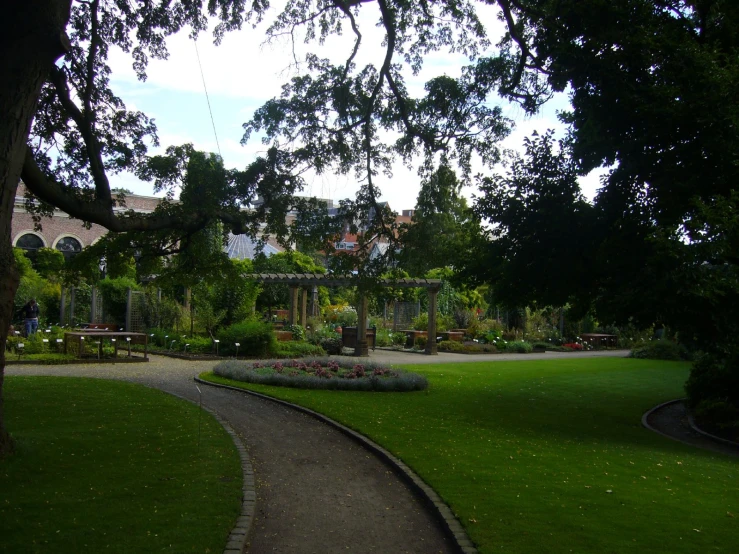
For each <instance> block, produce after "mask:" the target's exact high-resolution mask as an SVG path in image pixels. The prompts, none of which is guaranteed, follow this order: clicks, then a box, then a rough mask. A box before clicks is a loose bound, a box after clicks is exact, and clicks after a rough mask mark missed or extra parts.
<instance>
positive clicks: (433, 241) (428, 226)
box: [399, 165, 481, 276]
mask: <svg viewBox="0 0 739 554" xmlns="http://www.w3.org/2000/svg"><path fill="white" fill-rule="evenodd" d="M461 188H462V183H460V182H459V180H458V179H457V175H456V174H455V172H454V170H453V169H452V168H451V167H449V166H448V165H442V166H440V167H439V169H437V170H436V171H435V172H434V173H433V175H431V177H429V178H428V179H425V180H424V181H423V182H422V183H421V191H420V192H419V194H418V200H417V202H416V209H415V211H414V212H413V217H412V220H411V223H410V224H407V225H404V226H403V228H402V229H401V236H400V238H399V242H400V244H401V248H402V250H401V253H400V255H399V257H400V261H399V262H400V266H401V267H403V268H404V269H406V270H407V271H409V272H410V273H411V274H412V275H416V276H420V275H423V274H424V273H426V272H427V271H428V270H430V269H432V268H435V267H445V266H458V265H459V263H458V260H459V259H460V254H462V253H463V252H465V251H467V250H468V248H469V245H470V243H471V241H473V240H474V236H475V235H476V234H480V233H481V227H480V222H479V219H478V218H476V217H475V215H474V214H473V212H472V211H471V210H470V209H469V208H468V207H467V199H466V198H464V197H463V196H462V195H461Z"/></svg>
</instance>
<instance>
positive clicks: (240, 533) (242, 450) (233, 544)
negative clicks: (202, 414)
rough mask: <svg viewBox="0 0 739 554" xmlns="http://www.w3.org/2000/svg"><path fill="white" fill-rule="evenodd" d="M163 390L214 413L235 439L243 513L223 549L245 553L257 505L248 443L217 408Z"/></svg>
mask: <svg viewBox="0 0 739 554" xmlns="http://www.w3.org/2000/svg"><path fill="white" fill-rule="evenodd" d="M195 380H197V378H195ZM158 390H161V389H158ZM162 392H164V393H166V394H171V395H172V396H174V397H175V398H179V399H181V400H185V401H187V402H190V403H191V404H195V405H196V406H199V407H200V409H202V410H205V411H206V412H208V413H209V414H210V415H212V416H213V417H214V418H215V420H216V421H217V422H218V423H219V424H220V425H221V427H223V429H224V430H225V431H226V433H228V434H229V435H230V436H231V440H233V442H234V446H236V451H237V452H238V453H239V458H240V459H241V471H242V474H243V484H242V487H241V493H242V501H241V515H240V516H239V517H238V518H236V523H235V524H234V527H233V528H232V529H231V532H230V533H229V535H228V539H226V546H225V548H224V549H223V554H243V552H244V550H245V548H246V541H247V539H248V538H249V534H250V533H251V530H252V524H253V523H254V513H255V512H256V507H257V490H256V484H255V481H254V468H253V467H252V465H251V460H249V454H248V452H247V449H246V444H244V441H243V440H242V439H241V437H239V435H237V434H236V431H234V430H233V428H232V427H231V424H230V423H229V422H228V421H227V420H226V419H225V418H223V417H221V416H220V415H219V414H218V413H217V412H216V411H215V410H213V409H211V408H208V407H207V406H203V405H202V404H199V403H198V402H196V401H195V400H193V399H192V398H186V397H184V396H181V395H179V394H175V393H173V392H169V391H162Z"/></svg>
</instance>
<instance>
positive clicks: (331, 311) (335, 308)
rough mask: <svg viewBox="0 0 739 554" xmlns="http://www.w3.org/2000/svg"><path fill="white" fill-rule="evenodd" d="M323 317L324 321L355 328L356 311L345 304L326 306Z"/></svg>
mask: <svg viewBox="0 0 739 554" xmlns="http://www.w3.org/2000/svg"><path fill="white" fill-rule="evenodd" d="M324 316H325V317H326V321H328V322H330V323H335V324H336V325H341V326H342V327H355V326H356V325H357V310H355V309H354V308H352V307H351V306H349V305H347V304H335V305H331V306H326V308H325V309H324Z"/></svg>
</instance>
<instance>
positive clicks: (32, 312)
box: [21, 302, 38, 319]
mask: <svg viewBox="0 0 739 554" xmlns="http://www.w3.org/2000/svg"><path fill="white" fill-rule="evenodd" d="M21 315H22V316H23V317H24V318H26V319H38V304H33V305H31V303H30V302H28V303H27V304H26V305H25V306H23V307H22V308H21Z"/></svg>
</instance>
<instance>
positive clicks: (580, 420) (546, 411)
mask: <svg viewBox="0 0 739 554" xmlns="http://www.w3.org/2000/svg"><path fill="white" fill-rule="evenodd" d="M406 367H407V369H410V370H413V371H416V372H419V373H423V374H425V375H426V376H427V377H428V378H429V383H430V387H429V390H428V391H426V392H417V393H415V392H414V393H360V392H337V391H307V390H295V389H284V388H272V387H266V386H256V385H250V386H249V388H251V389H253V390H258V391H259V392H263V393H266V394H270V395H273V396H276V397H279V398H283V399H286V400H290V401H292V402H295V403H298V404H301V405H304V406H308V407H310V408H313V409H315V410H317V411H320V412H322V413H324V414H326V415H328V416H330V417H332V418H334V419H336V420H338V421H341V422H342V423H344V424H346V425H348V426H350V427H352V428H354V429H356V430H358V431H360V432H362V433H363V434H365V435H367V436H368V437H370V438H372V439H373V440H375V441H376V442H378V443H380V444H381V445H383V446H384V447H386V448H387V449H389V450H391V451H392V452H394V453H395V454H396V455H397V456H399V457H400V458H402V459H403V460H404V461H405V462H406V463H407V464H408V465H410V466H411V467H412V468H413V469H414V470H415V471H416V472H417V473H418V474H419V475H420V476H421V477H422V478H423V479H424V480H425V481H426V482H428V483H429V484H430V485H431V486H432V487H433V488H434V489H435V490H436V491H437V492H438V493H439V494H440V495H441V496H442V497H443V498H444V500H445V501H446V502H447V503H448V504H449V505H450V507H451V508H452V510H454V512H455V513H456V514H457V516H458V517H459V519H460V521H461V522H462V524H463V525H464V526H465V527H466V529H467V531H468V532H469V535H470V537H471V538H472V540H473V541H474V542H475V543H476V544H477V545H478V547H479V548H480V550H481V551H482V552H500V551H508V552H522V553H530V552H587V553H590V552H598V553H601V552H614V553H620V552H670V553H674V552H685V553H694V552H708V551H712V552H734V551H735V549H736V539H737V537H739V460H737V459H733V458H728V457H724V456H721V455H717V454H712V453H708V452H704V451H701V450H698V449H694V448H691V447H689V446H685V445H682V444H680V443H677V442H675V441H672V440H669V439H666V438H663V437H661V436H659V435H657V434H655V433H652V432H650V431H648V430H646V429H644V428H642V426H641V424H640V420H641V416H642V414H643V413H644V412H645V411H647V410H648V409H649V408H652V407H653V406H655V405H657V404H659V403H661V402H663V401H665V400H669V399H673V398H678V397H681V396H683V390H682V385H683V383H684V381H685V379H686V377H687V374H688V365H687V364H684V363H678V362H662V361H652V360H632V359H623V358H597V359H593V358H591V359H575V360H556V361H543V362H542V361H535V362H534V361H517V362H485V363H465V364H459V365H432V366H429V365H417V366H413V365H409V366H406Z"/></svg>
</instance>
